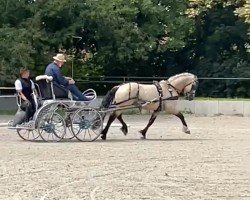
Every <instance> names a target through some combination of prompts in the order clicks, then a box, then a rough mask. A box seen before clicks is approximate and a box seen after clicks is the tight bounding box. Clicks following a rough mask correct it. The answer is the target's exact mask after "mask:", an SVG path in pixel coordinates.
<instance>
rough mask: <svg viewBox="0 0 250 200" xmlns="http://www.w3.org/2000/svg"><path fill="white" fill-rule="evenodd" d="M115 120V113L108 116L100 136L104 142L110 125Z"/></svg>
mask: <svg viewBox="0 0 250 200" xmlns="http://www.w3.org/2000/svg"><path fill="white" fill-rule="evenodd" d="M115 118H116V113H115V112H113V113H112V114H111V115H110V116H109V119H108V122H107V125H106V126H105V128H104V129H103V130H102V136H101V138H102V139H103V140H106V137H107V133H108V130H109V127H110V125H111V124H112V122H113V121H114V120H115Z"/></svg>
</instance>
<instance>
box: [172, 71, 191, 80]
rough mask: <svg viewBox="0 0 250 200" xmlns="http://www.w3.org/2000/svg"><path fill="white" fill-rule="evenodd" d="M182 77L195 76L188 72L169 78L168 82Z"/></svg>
mask: <svg viewBox="0 0 250 200" xmlns="http://www.w3.org/2000/svg"><path fill="white" fill-rule="evenodd" d="M181 76H194V75H193V74H191V73H188V72H184V73H181V74H176V75H174V76H171V77H169V78H168V81H173V80H175V79H176V78H179V77H181Z"/></svg>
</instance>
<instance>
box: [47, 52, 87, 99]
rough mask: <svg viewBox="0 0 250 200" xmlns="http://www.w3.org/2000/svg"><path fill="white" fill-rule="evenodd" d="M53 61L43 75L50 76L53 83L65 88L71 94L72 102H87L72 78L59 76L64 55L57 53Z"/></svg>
mask: <svg viewBox="0 0 250 200" xmlns="http://www.w3.org/2000/svg"><path fill="white" fill-rule="evenodd" d="M53 59H54V61H53V62H52V63H50V64H49V65H48V66H47V67H46V69H45V75H47V76H52V77H53V81H54V82H56V83H57V84H59V85H62V86H64V87H65V88H67V89H68V90H69V91H70V92H71V93H72V94H73V98H74V100H76V101H89V100H90V99H88V98H87V97H85V96H84V95H83V94H82V92H81V91H80V90H79V89H78V87H77V86H76V85H75V81H74V80H73V79H72V78H70V77H64V76H63V75H62V74H61V70H60V68H61V67H62V66H63V64H64V63H65V62H66V60H65V57H64V55H63V54H61V53H59V54H57V55H56V56H54V57H53Z"/></svg>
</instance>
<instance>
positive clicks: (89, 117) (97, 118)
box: [71, 108, 103, 142]
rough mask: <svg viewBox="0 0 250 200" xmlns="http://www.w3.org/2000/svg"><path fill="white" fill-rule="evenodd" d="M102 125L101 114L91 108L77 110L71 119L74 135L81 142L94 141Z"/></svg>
mask: <svg viewBox="0 0 250 200" xmlns="http://www.w3.org/2000/svg"><path fill="white" fill-rule="evenodd" d="M102 127H103V120H102V116H101V114H100V113H99V112H98V111H97V110H95V109H93V108H81V109H79V110H77V111H76V112H75V114H74V115H73V118H72V121H71V130H72V132H73V134H74V136H75V137H76V138H77V139H78V140H80V141H83V142H91V141H95V140H96V139H97V138H98V137H99V136H100V135H101V132H102Z"/></svg>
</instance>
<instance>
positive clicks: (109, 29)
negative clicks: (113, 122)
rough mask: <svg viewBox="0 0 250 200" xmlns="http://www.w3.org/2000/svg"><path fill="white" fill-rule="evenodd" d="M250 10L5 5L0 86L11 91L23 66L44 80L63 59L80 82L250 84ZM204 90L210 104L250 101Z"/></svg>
mask: <svg viewBox="0 0 250 200" xmlns="http://www.w3.org/2000/svg"><path fill="white" fill-rule="evenodd" d="M249 3H250V2H249V0H228V1H223V0H205V1H204V0H189V1H185V0H160V1H159V0H157V1H156V0H129V1H126V2H125V1H123V0H115V1H110V0H102V1H94V0H53V1H51V0H40V1H37V0H36V1H35V0H20V1H16V0H0V4H1V7H0V46H1V48H0V84H1V85H8V84H13V82H14V80H15V79H16V76H17V74H18V69H19V68H20V67H22V66H26V67H29V68H30V69H31V70H32V76H35V75H38V74H41V73H43V72H44V69H45V66H46V65H47V64H48V63H49V62H51V60H52V57H53V55H55V54H56V53H58V52H59V51H60V52H64V53H65V54H67V57H68V62H67V63H66V64H65V65H64V67H63V72H64V73H65V74H66V75H71V73H72V66H73V68H74V71H73V72H74V77H75V78H76V79H77V80H80V79H82V78H83V77H88V76H100V75H102V76H105V75H111V76H121V75H122V76H171V75H173V74H176V73H180V72H183V71H193V72H194V73H195V74H197V75H198V76H199V77H250V74H249V71H250V70H249V67H250V64H249V63H250V60H249V57H250V56H249V53H250V41H249V39H250V37H249V30H250V28H249V22H250V21H249V12H248V10H249ZM73 36H78V37H81V38H82V39H79V38H78V37H73ZM200 85H201V86H200V89H199V94H200V95H204V96H249V95H250V91H249V89H248V85H247V83H246V82H237V81H234V82H230V81H228V82H220V83H215V82H211V81H210V82H207V81H204V82H202V84H200ZM208 86H209V88H211V89H208ZM98 87H100V88H101V85H100V86H98ZM215 91H216V92H215Z"/></svg>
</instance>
